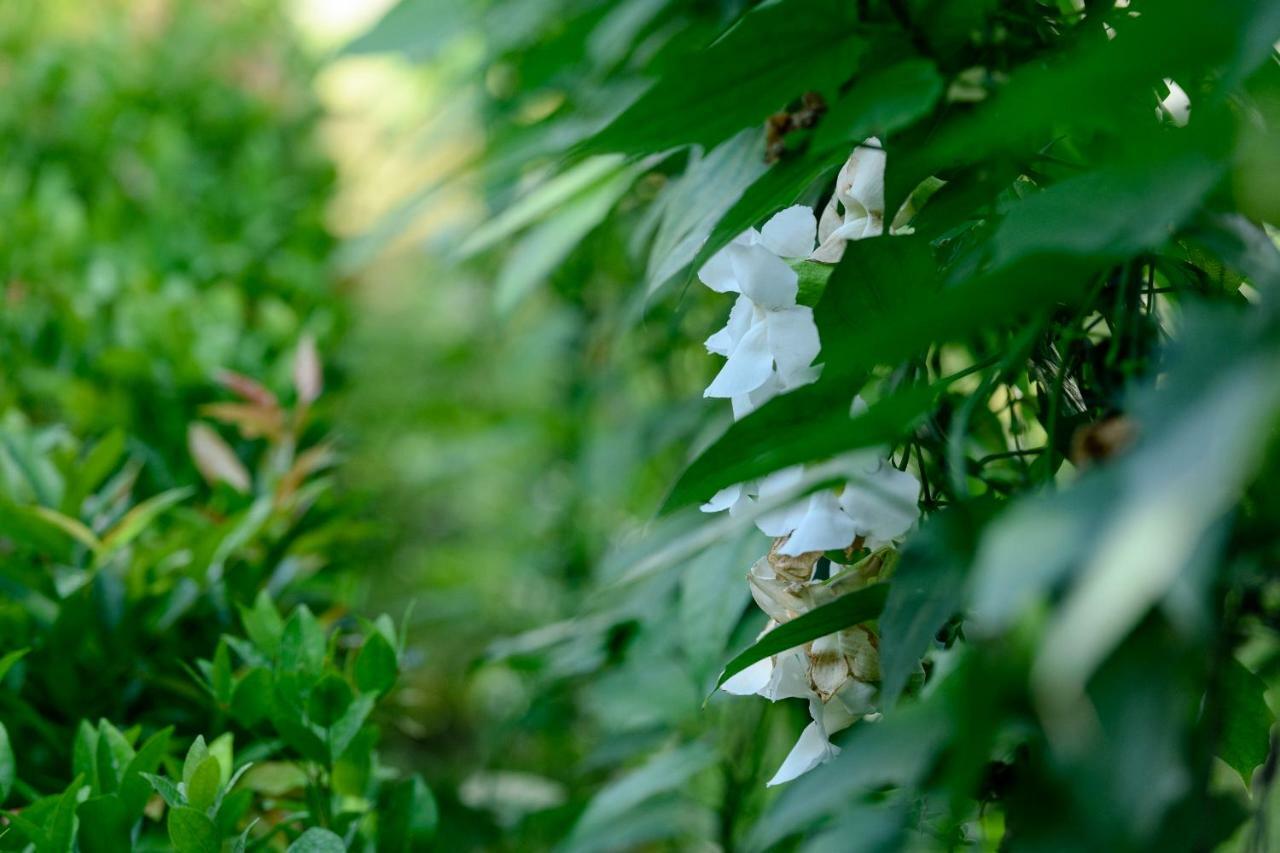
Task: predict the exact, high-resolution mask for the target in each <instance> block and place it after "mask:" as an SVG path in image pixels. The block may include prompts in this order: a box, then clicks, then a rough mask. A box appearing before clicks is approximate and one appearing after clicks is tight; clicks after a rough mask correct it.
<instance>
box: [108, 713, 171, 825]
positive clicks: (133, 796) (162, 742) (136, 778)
mask: <svg viewBox="0 0 1280 853" xmlns="http://www.w3.org/2000/svg"><path fill="white" fill-rule="evenodd" d="M172 735H173V727H172V726H170V727H168V728H164V729H161V730H160V731H158V732H156V733H155V734H153V735H152V736H151V737H149V738H147V740H146V741H145V742H144V743H143V744H142V746H141V747H139V749H138V751H137V753H135V754H134V756H133V758H132V759H131V760H130V761H129V763H128V764H127V765H126V766H125V769H124V773H123V774H122V776H121V778H120V799H121V800H122V801H123V803H124V806H125V810H126V814H127V815H128V816H129V817H130V818H131V819H132V818H136V817H137V816H138V815H140V814H142V810H143V809H144V808H145V807H146V805H147V800H148V799H149V798H150V796H151V788H152V786H151V784H150V783H149V781H148V780H147V779H146V777H145V775H144V774H147V773H154V772H155V770H156V768H157V767H159V766H160V761H161V760H162V759H163V758H164V757H165V755H166V754H168V752H169V738H170V737H171V736H172Z"/></svg>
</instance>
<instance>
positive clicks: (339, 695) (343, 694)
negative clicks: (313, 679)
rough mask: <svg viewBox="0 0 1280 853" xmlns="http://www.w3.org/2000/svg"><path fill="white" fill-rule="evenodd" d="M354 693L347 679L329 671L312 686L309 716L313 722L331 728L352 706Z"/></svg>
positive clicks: (308, 699)
mask: <svg viewBox="0 0 1280 853" xmlns="http://www.w3.org/2000/svg"><path fill="white" fill-rule="evenodd" d="M352 698H353V694H352V692H351V685H349V684H347V680H346V679H345V678H343V677H342V676H340V675H337V674H335V673H332V672H331V673H329V674H328V675H326V676H325V677H324V678H322V679H320V681H319V682H318V683H317V684H316V686H315V687H313V688H311V695H310V696H309V697H308V698H307V716H309V717H310V718H311V721H312V722H313V723H316V724H317V725H320V726H323V727H324V728H326V729H327V728H329V727H330V726H332V725H333V724H334V723H335V722H337V721H338V719H339V718H340V717H341V716H342V715H343V714H345V713H346V711H347V708H349V707H351V700H352Z"/></svg>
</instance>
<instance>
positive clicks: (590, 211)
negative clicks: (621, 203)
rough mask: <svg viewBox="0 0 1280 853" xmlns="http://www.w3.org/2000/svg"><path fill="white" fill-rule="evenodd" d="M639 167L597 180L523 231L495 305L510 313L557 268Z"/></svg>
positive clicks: (502, 275)
mask: <svg viewBox="0 0 1280 853" xmlns="http://www.w3.org/2000/svg"><path fill="white" fill-rule="evenodd" d="M635 179H636V170H635V169H623V170H621V171H619V172H616V173H614V174H611V175H610V176H609V178H608V180H605V181H602V182H599V183H596V184H593V185H592V186H591V187H589V188H588V189H586V190H585V191H583V192H581V193H579V194H578V195H576V196H574V197H573V198H571V199H567V200H566V201H565V202H564V203H563V204H561V205H559V206H558V207H557V209H556V210H555V211H554V212H553V213H551V214H550V215H549V216H547V217H545V218H544V219H542V221H540V222H539V223H538V224H537V225H535V226H534V227H532V228H530V229H529V231H528V233H526V234H523V235H521V236H520V238H519V239H518V240H517V241H516V243H515V244H514V245H513V246H512V247H511V249H510V251H509V252H508V253H507V256H506V260H505V262H504V263H503V265H502V271H501V272H500V273H498V280H497V283H496V285H495V291H494V307H495V308H496V309H497V310H498V312H499V314H502V315H507V314H510V312H511V311H512V310H513V309H514V308H515V307H516V306H517V305H519V304H520V303H521V302H522V301H523V300H524V299H525V298H526V297H527V296H528V295H529V294H530V293H531V292H533V290H534V288H535V287H536V286H537V285H538V284H539V283H541V282H542V281H544V280H545V279H546V278H547V277H548V276H550V275H551V274H552V272H554V271H555V269H556V267H558V266H560V264H561V263H563V261H564V259H565V258H566V257H568V255H569V254H570V253H571V252H572V251H573V250H574V249H575V248H576V247H577V246H578V244H579V243H581V242H582V240H583V238H585V237H586V236H587V234H588V233H590V232H591V231H592V230H593V229H594V228H595V227H596V226H597V225H599V224H600V223H601V222H602V221H603V220H604V218H605V217H606V216H608V215H609V211H611V210H613V208H614V206H615V205H616V204H617V203H618V199H620V198H622V196H623V195H624V194H625V193H626V192H627V190H628V189H630V188H631V185H632V184H633V183H635Z"/></svg>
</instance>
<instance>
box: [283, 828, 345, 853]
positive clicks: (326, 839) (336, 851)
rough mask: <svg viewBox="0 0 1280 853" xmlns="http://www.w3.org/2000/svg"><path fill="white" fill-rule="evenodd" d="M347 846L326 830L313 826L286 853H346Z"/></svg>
mask: <svg viewBox="0 0 1280 853" xmlns="http://www.w3.org/2000/svg"><path fill="white" fill-rule="evenodd" d="M346 849H347V845H346V844H344V843H343V842H342V839H341V838H339V837H338V836H336V835H334V834H333V833H332V832H330V831H329V830H327V829H321V828H320V827H318V826H313V827H312V828H311V829H308V830H307V831H306V832H304V833H302V835H300V836H298V840H297V841H295V842H293V843H292V844H290V845H289V849H288V853H346Z"/></svg>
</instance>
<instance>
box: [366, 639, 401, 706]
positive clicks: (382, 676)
mask: <svg viewBox="0 0 1280 853" xmlns="http://www.w3.org/2000/svg"><path fill="white" fill-rule="evenodd" d="M399 670H400V665H399V662H398V661H397V660H396V650H395V649H394V648H393V647H392V646H391V644H390V643H388V642H387V640H386V638H385V637H383V636H382V634H380V633H378V632H377V631H374V632H371V633H369V634H368V635H367V636H366V637H365V641H364V645H363V646H361V647H360V654H359V655H358V656H357V657H356V663H355V677H356V687H358V688H359V689H360V690H361V692H364V693H386V692H387V691H388V690H390V689H391V688H392V687H393V686H394V685H395V683H396V676H397V675H398V674H399Z"/></svg>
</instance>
